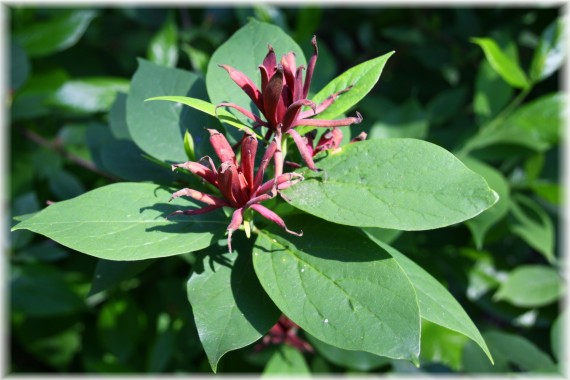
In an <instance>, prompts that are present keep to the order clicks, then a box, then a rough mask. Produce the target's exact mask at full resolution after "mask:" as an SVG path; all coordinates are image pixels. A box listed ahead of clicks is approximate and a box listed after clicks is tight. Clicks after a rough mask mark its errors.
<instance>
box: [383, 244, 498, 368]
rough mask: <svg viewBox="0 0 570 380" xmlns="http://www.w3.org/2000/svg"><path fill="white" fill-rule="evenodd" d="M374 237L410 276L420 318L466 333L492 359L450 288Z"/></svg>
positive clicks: (477, 331)
mask: <svg viewBox="0 0 570 380" xmlns="http://www.w3.org/2000/svg"><path fill="white" fill-rule="evenodd" d="M373 241H374V242H375V243H376V244H378V245H379V246H380V247H382V248H383V249H384V250H385V251H386V252H387V253H388V254H389V255H390V256H392V257H393V258H394V259H395V260H396V261H397V262H398V264H399V265H400V266H401V267H402V269H403V270H404V272H405V273H406V276H407V277H408V278H409V279H410V282H411V283H412V285H413V286H414V288H415V291H416V294H417V296H418V303H419V307H420V316H421V318H422V320H427V321H429V322H432V323H435V324H436V325H439V326H442V327H445V328H447V329H449V330H452V331H456V332H458V333H460V334H462V335H465V336H466V337H468V338H469V339H471V340H473V341H474V342H476V343H477V344H478V345H479V347H481V349H482V350H483V352H485V354H486V355H487V356H488V358H489V360H490V361H491V362H492V361H493V359H492V357H491V354H490V353H489V349H488V348H487V345H486V344H485V341H484V340H483V338H482V337H481V334H480V333H479V330H477V327H476V326H475V324H474V323H473V322H472V321H471V319H470V318H469V315H467V313H466V312H465V310H463V308H462V307H461V305H460V304H459V302H457V300H455V298H453V296H452V295H451V294H450V293H449V291H448V290H447V289H446V288H445V287H444V286H443V285H441V284H440V283H439V282H438V281H437V280H436V279H435V278H433V277H432V276H431V275H430V274H429V273H427V272H426V271H425V270H424V269H423V268H421V267H420V266H419V265H417V264H416V263H414V262H413V261H412V260H410V259H408V258H407V257H406V256H405V255H403V254H402V253H400V252H399V251H397V250H396V249H394V248H392V247H391V246H389V245H387V244H385V243H384V242H382V241H380V240H377V239H373Z"/></svg>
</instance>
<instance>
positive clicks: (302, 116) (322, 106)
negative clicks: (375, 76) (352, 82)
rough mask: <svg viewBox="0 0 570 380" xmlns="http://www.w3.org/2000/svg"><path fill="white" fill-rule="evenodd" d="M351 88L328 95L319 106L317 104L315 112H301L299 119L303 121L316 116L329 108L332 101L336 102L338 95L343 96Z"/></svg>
mask: <svg viewBox="0 0 570 380" xmlns="http://www.w3.org/2000/svg"><path fill="white" fill-rule="evenodd" d="M351 88H352V86H348V87H347V88H345V89H344V90H340V91H338V92H335V93H334V94H332V95H330V96H329V97H328V98H326V99H325V100H323V102H322V103H321V104H319V105H318V106H317V109H316V110H315V112H313V113H311V111H309V110H307V111H303V112H301V114H300V115H299V117H298V118H299V119H305V118H307V117H311V116H313V115H318V114H320V113H321V112H323V111H324V110H326V109H327V108H329V106H330V105H331V104H333V103H334V101H335V100H336V98H338V96H339V95H340V94H343V93H345V92H347V91H348V90H350V89H351Z"/></svg>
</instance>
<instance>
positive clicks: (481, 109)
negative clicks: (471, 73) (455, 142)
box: [473, 61, 513, 124]
mask: <svg viewBox="0 0 570 380" xmlns="http://www.w3.org/2000/svg"><path fill="white" fill-rule="evenodd" d="M512 95H513V88H512V87H511V86H509V85H508V84H507V83H505V81H504V80H502V79H501V77H500V76H499V74H497V72H496V71H495V70H493V68H492V67H491V64H490V63H489V62H488V61H483V62H481V64H480V65H479V70H478V71H477V77H476V78H475V96H474V99H473V110H474V111H475V114H476V115H477V118H478V120H479V124H483V123H485V122H487V121H489V120H491V119H492V118H493V117H495V116H496V115H498V113H499V112H500V111H501V110H502V109H503V108H504V107H505V106H506V105H507V103H508V102H509V100H510V99H511V97H512Z"/></svg>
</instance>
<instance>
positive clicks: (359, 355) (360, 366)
mask: <svg viewBox="0 0 570 380" xmlns="http://www.w3.org/2000/svg"><path fill="white" fill-rule="evenodd" d="M305 336H306V337H307V340H308V341H309V343H311V345H312V346H313V347H314V348H315V350H317V352H318V353H319V354H321V355H322V356H324V357H325V358H326V359H327V360H328V361H330V362H331V363H333V364H336V365H338V366H341V367H345V368H349V369H354V370H357V371H366V372H368V371H370V370H373V369H376V368H378V367H382V366H385V365H387V364H390V359H388V358H387V357H384V356H378V355H374V354H371V353H370V352H365V351H352V350H343V349H342V348H338V347H335V346H331V345H330V344H327V343H325V342H321V341H320V340H318V339H317V338H315V337H314V336H312V335H310V334H306V335H305Z"/></svg>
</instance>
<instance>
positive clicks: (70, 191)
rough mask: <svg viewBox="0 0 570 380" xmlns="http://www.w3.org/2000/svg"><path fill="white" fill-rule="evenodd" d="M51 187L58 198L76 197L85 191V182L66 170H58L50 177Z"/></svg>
mask: <svg viewBox="0 0 570 380" xmlns="http://www.w3.org/2000/svg"><path fill="white" fill-rule="evenodd" d="M49 188H50V191H51V192H52V193H53V194H54V195H55V196H56V199H57V200H65V199H70V198H74V197H76V196H78V195H81V194H83V193H84V192H85V186H83V183H81V181H80V180H79V179H78V178H77V177H76V176H75V175H73V174H72V173H70V172H68V171H66V170H58V171H57V172H55V173H53V174H52V175H51V176H50V177H49Z"/></svg>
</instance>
